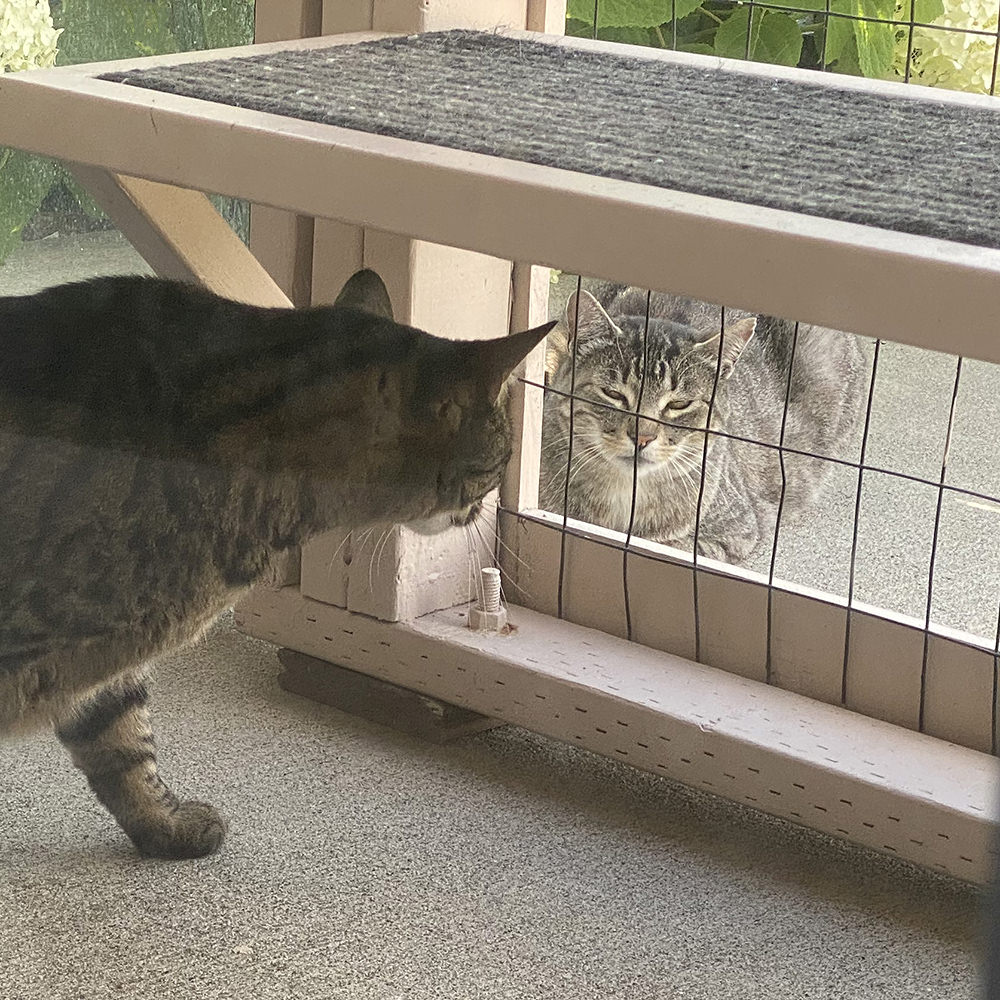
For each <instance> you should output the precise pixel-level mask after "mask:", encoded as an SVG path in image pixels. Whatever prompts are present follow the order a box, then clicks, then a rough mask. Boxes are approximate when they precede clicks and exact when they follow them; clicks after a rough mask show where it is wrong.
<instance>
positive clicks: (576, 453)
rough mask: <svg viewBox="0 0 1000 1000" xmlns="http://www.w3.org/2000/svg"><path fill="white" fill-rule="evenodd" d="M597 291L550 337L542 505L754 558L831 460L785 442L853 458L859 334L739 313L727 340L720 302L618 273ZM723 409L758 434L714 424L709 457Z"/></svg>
mask: <svg viewBox="0 0 1000 1000" xmlns="http://www.w3.org/2000/svg"><path fill="white" fill-rule="evenodd" d="M594 292H595V294H591V293H589V292H587V291H582V292H581V293H580V294H579V295H577V294H575V293H574V294H573V295H572V296H571V297H570V300H569V302H568V303H567V308H566V312H565V315H564V317H563V319H562V321H561V322H560V324H559V326H558V327H557V329H556V330H555V331H554V332H553V335H552V337H550V338H549V345H550V350H549V357H548V362H547V364H548V371H549V375H548V385H550V386H551V387H552V388H554V389H556V390H559V393H561V394H557V393H546V400H545V413H544V419H543V434H542V463H541V469H542V474H541V479H540V483H539V503H540V505H541V506H542V507H544V508H545V509H546V510H550V511H557V512H562V510H563V508H564V505H565V507H566V510H567V513H568V514H569V516H570V517H574V518H579V519H580V520H583V521H590V522H592V523H595V524H600V525H604V526H605V527H608V528H612V529H614V530H616V531H621V532H626V531H629V530H631V531H632V533H633V534H635V535H637V536H639V537H641V538H648V539H650V540H652V541H656V542H663V543H666V544H669V545H673V546H676V547H678V548H681V549H686V550H687V551H691V549H692V548H693V546H694V536H695V530H696V526H697V532H698V551H699V553H701V554H703V555H706V556H710V557H712V558H715V559H720V560H725V561H727V562H734V563H739V562H743V561H745V560H746V559H747V558H748V557H750V556H751V554H753V552H754V551H755V549H757V548H758V546H759V545H760V544H761V543H762V542H763V541H764V540H765V539H767V538H768V536H769V535H770V533H771V532H772V530H773V527H774V523H775V518H776V514H777V510H778V505H779V502H780V503H782V511H783V516H784V517H786V518H788V519H791V518H793V517H796V516H799V515H801V514H802V513H803V512H804V511H805V510H807V509H808V508H809V507H810V505H812V504H813V503H815V502H816V500H817V498H818V497H819V495H820V491H821V488H822V486H823V484H824V482H825V480H826V478H827V476H828V473H829V470H830V466H831V463H829V462H826V461H822V460H821V459H818V458H811V457H808V456H807V455H805V454H794V453H786V454H785V455H784V457H783V458H779V455H778V450H777V448H776V447H774V446H776V445H778V443H779V441H780V442H782V443H783V444H784V446H785V447H786V448H789V449H795V450H796V451H798V452H803V453H811V454H815V455H821V456H830V457H835V458H839V457H841V455H840V453H841V452H842V451H843V450H844V449H845V447H847V446H848V444H849V443H850V442H851V440H852V438H853V436H854V432H855V429H856V428H857V426H858V424H859V418H860V415H861V413H862V404H863V402H864V389H865V385H866V381H867V380H866V368H867V362H866V359H865V356H864V353H863V351H862V349H861V347H860V346H859V343H858V340H857V338H855V337H853V336H852V335H851V334H848V333H842V332H841V331H839V330H828V329H824V328H820V327H816V326H809V325H806V324H802V325H800V326H798V327H796V326H795V324H792V323H790V322H787V321H785V320H781V319H775V318H774V317H771V316H752V315H749V314H748V313H745V312H740V311H739V310H726V313H725V315H726V327H725V331H724V337H722V343H721V345H720V331H721V330H722V326H721V322H722V311H721V310H720V308H719V307H718V306H712V305H709V304H708V303H706V302H699V301H697V300H694V299H686V298H682V297H681V296H676V295H669V294H666V293H660V292H657V293H654V294H652V295H647V293H646V292H645V291H643V290H642V289H639V288H631V287H625V286H622V285H615V284H610V283H605V284H598V285H597V286H595V289H594ZM595 295H596V297H595ZM790 368H791V373H790V374H789V369H790ZM717 373H718V374H717ZM571 386H572V388H573V390H574V394H575V396H576V401H575V403H574V404H573V423H572V441H573V443H572V466H573V467H572V470H571V471H569V485H568V489H567V471H568V468H567V467H568V464H569V459H570V400H569V398H568V397H569V392H570V388H571ZM786 396H787V409H786ZM710 411H711V418H712V429H713V430H716V431H721V432H724V433H725V434H730V435H735V436H736V437H738V438H742V439H744V440H735V439H732V438H727V437H723V436H721V435H719V436H712V437H711V439H710V444H709V447H708V452H707V456H706V454H705V435H704V433H703V432H702V429H703V428H704V427H705V425H706V422H707V420H708V416H709V412H710ZM635 414H638V419H637V417H636V415H635ZM751 442H761V444H755V443H751ZM764 445H770V446H771V447H765V446H764ZM703 460H704V462H705V468H704V474H703V473H702V462H703ZM633 484H634V486H635V490H634V493H635V496H634V500H633ZM699 510H700V513H701V517H700V520H699V518H698V514H699Z"/></svg>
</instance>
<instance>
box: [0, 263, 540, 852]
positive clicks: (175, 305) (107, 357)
mask: <svg viewBox="0 0 1000 1000" xmlns="http://www.w3.org/2000/svg"><path fill="white" fill-rule="evenodd" d="M389 312H390V309H389V306H388V296H387V295H386V293H385V289H384V286H383V285H382V283H381V281H380V280H379V279H378V278H377V276H375V275H374V274H373V273H372V272H370V271H365V272H359V274H358V275H355V277H354V278H353V279H352V280H351V282H349V283H348V285H347V286H345V289H344V292H343V293H342V295H341V298H340V299H339V300H338V303H337V305H335V306H333V307H327V308H316V309H307V310H281V309H270V310H269V309H260V308H255V307H251V306H248V305H243V304H239V303H235V302H230V301H228V300H226V299H222V298H219V297H218V296H216V295H213V294H211V293H209V292H207V291H204V290H200V289H198V288H195V287H193V286H190V285H182V284H179V283H175V282H170V281H166V280H161V279H152V278H139V277H122V278H105V279H97V280H94V281H91V282H85V283H81V284H75V285H65V286H60V287H56V288H52V289H48V290H46V291H44V292H41V293H39V294H37V295H33V296H27V297H20V298H7V299H0V345H2V359H0V607H2V609H3V615H2V618H0V735H2V734H4V733H8V734H9V733H14V732H18V731H25V730H28V729H31V728H36V727H38V726H40V725H52V726H54V727H55V728H56V732H57V734H58V736H59V739H60V740H61V741H62V742H63V743H64V744H65V745H66V746H67V747H68V749H69V751H70V753H71V754H72V756H73V760H74V761H75V763H76V764H77V766H78V767H79V768H80V769H81V770H82V771H83V772H84V773H85V774H86V776H87V778H88V780H89V782H90V784H91V786H92V787H93V789H94V791H95V792H96V794H97V796H98V797H99V798H100V800H101V801H102V802H103V803H104V804H105V805H106V806H107V808H108V809H109V810H110V811H111V812H112V813H113V815H114V816H115V818H116V819H117V820H118V822H119V823H120V824H121V826H122V828H123V829H124V830H125V831H126V833H127V834H128V835H129V836H130V837H131V838H132V840H133V841H134V843H135V844H136V846H137V847H138V848H139V849H140V850H141V851H143V852H144V853H147V854H152V855H158V856H166V857H192V856H198V855H203V854H206V853H208V852H211V851H213V850H215V849H216V848H217V847H218V846H219V844H220V843H221V842H222V838H223V836H224V832H225V827H224V823H223V821H222V819H221V818H220V817H219V815H218V814H217V813H216V811H215V810H214V809H213V808H212V807H211V806H208V805H206V804H204V803H199V802H180V801H179V800H178V799H177V798H176V797H175V796H174V795H173V793H172V792H171V791H170V790H169V789H168V788H167V787H166V786H165V785H164V784H163V782H162V781H161V780H160V777H159V775H158V773H157V768H156V748H155V744H154V741H153V736H152V732H151V730H150V725H149V716H148V712H147V708H146V701H147V692H146V687H145V684H144V681H143V677H144V674H145V671H146V669H147V667H148V665H149V663H150V662H151V661H153V660H155V659H156V658H157V657H158V656H160V655H161V654H163V653H164V652H165V651H167V650H170V649H172V648H175V647H177V646H179V645H181V644H183V643H186V642H189V641H191V640H192V639H194V638H195V637H197V636H198V635H199V634H200V633H201V632H202V631H203V630H204V629H205V628H206V627H207V626H208V625H209V624H210V623H211V622H212V621H213V619H214V618H215V617H216V616H217V615H218V614H219V612H220V611H222V610H223V609H224V608H225V607H227V606H228V605H229V604H231V603H232V602H233V601H234V599H236V598H237V597H238V596H239V595H240V594H241V593H242V592H244V591H245V590H246V589H247V588H248V587H250V586H251V585H253V584H255V583H257V582H259V581H262V580H265V579H266V578H267V577H268V575H269V574H270V573H271V572H272V570H273V567H274V565H275V561H276V559H277V558H278V557H279V556H280V554H281V553H283V552H285V551H286V550H288V549H289V548H291V547H292V546H295V545H297V544H299V543H300V542H302V541H303V540H305V539H306V538H308V537H309V536H310V535H312V534H314V533H316V532H317V531H320V530H324V529H327V528H331V527H334V526H351V527H355V526H361V525H366V524H372V523H377V522H392V521H409V520H413V519H417V518H426V517H428V516H430V515H440V514H442V513H458V512H461V511H462V510H463V509H466V508H468V507H469V506H470V505H472V504H475V503H477V502H478V501H479V499H480V498H481V497H482V496H483V495H484V494H485V493H487V492H488V491H489V490H490V489H492V488H493V487H494V486H496V485H497V483H498V480H499V476H500V472H501V469H502V467H503V465H504V464H505V462H506V461H507V458H508V456H509V453H510V441H509V428H508V423H507V418H506V415H505V413H504V410H503V407H502V405H501V402H500V401H499V396H500V395H501V389H502V385H503V382H504V380H505V379H506V377H507V376H508V374H509V373H510V371H511V370H512V369H513V368H514V367H515V366H516V365H517V364H518V363H519V362H520V361H521V359H522V358H523V357H524V356H525V354H526V353H527V352H528V351H529V350H530V349H531V348H532V347H533V346H534V345H535V344H536V343H537V342H538V341H539V340H540V339H541V337H542V336H543V335H544V333H545V328H543V329H540V330H537V331H529V332H527V333H525V334H519V335H516V336H513V337H507V338H503V339H501V340H494V341H447V340H441V339H439V338H436V337H431V336H429V335H428V334H425V333H422V332H420V331H418V330H414V329H412V328H409V327H405V326H401V325H399V324H396V323H394V322H393V321H392V319H391V315H387V313H389Z"/></svg>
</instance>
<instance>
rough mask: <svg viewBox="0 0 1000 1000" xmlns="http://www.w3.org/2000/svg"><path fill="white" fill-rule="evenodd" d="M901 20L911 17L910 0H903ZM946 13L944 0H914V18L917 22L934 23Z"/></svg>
mask: <svg viewBox="0 0 1000 1000" xmlns="http://www.w3.org/2000/svg"><path fill="white" fill-rule="evenodd" d="M899 13H900V15H901V16H900V20H907V21H908V20H909V19H910V2H909V0H903V3H902V7H901V10H900V12H899ZM943 13H944V3H943V0H913V20H914V21H916V22H917V24H932V23H933V22H934V21H936V20H937V19H938V18H939V17H940V16H941V15H942V14H943Z"/></svg>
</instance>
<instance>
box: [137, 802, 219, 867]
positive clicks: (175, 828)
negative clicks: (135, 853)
mask: <svg viewBox="0 0 1000 1000" xmlns="http://www.w3.org/2000/svg"><path fill="white" fill-rule="evenodd" d="M226 830H227V824H226V821H225V820H224V819H223V818H222V816H221V815H220V814H219V813H218V811H217V810H216V809H215V807H214V806H210V805H209V804H208V803H207V802H181V803H180V804H179V805H178V806H177V808H176V809H174V810H172V811H171V812H169V813H168V814H167V815H165V816H164V817H163V820H162V822H157V823H155V824H151V825H149V826H146V827H144V828H142V829H138V830H129V831H128V834H129V837H130V838H131V840H132V843H133V844H135V846H136V847H137V848H138V849H139V851H140V853H142V854H145V855H147V856H148V857H152V858H174V859H179V858H203V857H205V856H206V855H208V854H214V853H215V852H216V851H217V850H218V849H219V848H220V847H221V846H222V842H223V841H224V840H225V839H226Z"/></svg>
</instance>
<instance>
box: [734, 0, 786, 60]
mask: <svg viewBox="0 0 1000 1000" xmlns="http://www.w3.org/2000/svg"><path fill="white" fill-rule="evenodd" d="M749 25H750V8H749V7H740V8H739V9H737V10H736V11H735V12H734V13H733V15H732V17H729V18H727V19H726V20H725V21H723V22H722V24H720V25H719V30H718V31H717V32H716V33H715V52H716V55H720V56H725V57H727V58H730V59H743V58H746V57H749V58H750V59H755V60H757V61H758V62H767V63H775V64H777V65H779V66H794V65H795V64H796V63H797V62H798V61H799V56H800V55H801V54H802V29H801V28H800V27H799V26H798V23H797V22H796V21H795V20H794V18H791V17H789V16H788V15H787V14H782V13H780V12H778V11H773V10H767V11H763V12H758V13H757V15H756V16H755V17H754V19H753V28H752V33H751V37H750V45H749V48H748V46H747V28H748V27H749Z"/></svg>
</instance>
